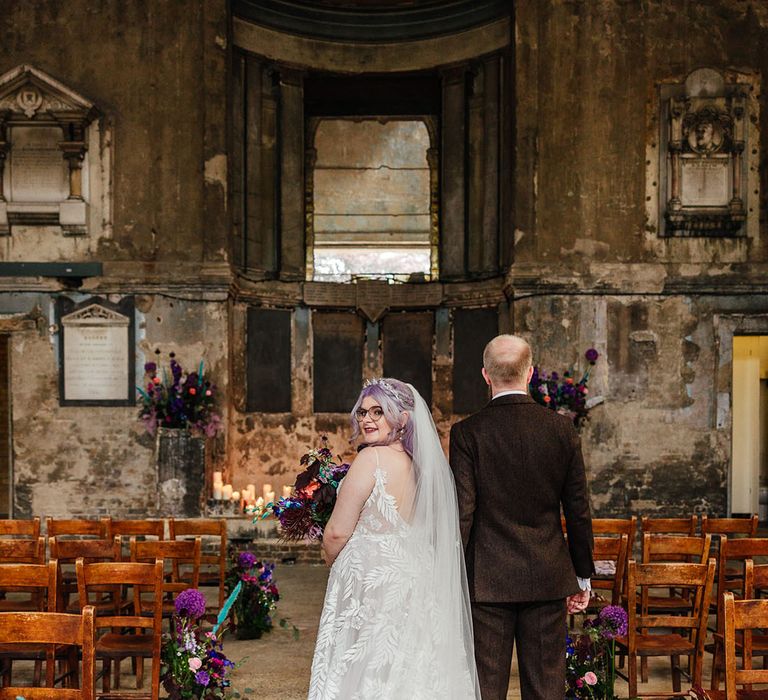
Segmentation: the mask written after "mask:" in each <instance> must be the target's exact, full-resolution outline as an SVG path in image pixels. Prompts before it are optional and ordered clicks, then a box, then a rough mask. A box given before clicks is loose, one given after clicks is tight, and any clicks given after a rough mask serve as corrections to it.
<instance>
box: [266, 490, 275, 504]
mask: <svg viewBox="0 0 768 700" xmlns="http://www.w3.org/2000/svg"><path fill="white" fill-rule="evenodd" d="M265 498H266V501H267V503H274V502H275V492H274V491H270V492H269V493H268V494H267V495H266V497H265Z"/></svg>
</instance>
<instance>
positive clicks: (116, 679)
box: [112, 659, 122, 690]
mask: <svg viewBox="0 0 768 700" xmlns="http://www.w3.org/2000/svg"><path fill="white" fill-rule="evenodd" d="M121 661H122V659H115V670H114V671H113V672H112V685H113V686H114V688H115V690H117V689H118V688H120V662H121Z"/></svg>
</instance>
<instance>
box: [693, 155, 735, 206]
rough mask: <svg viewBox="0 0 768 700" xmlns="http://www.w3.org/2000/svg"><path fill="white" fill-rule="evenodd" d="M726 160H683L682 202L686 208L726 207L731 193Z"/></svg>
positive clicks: (728, 167) (728, 168)
mask: <svg viewBox="0 0 768 700" xmlns="http://www.w3.org/2000/svg"><path fill="white" fill-rule="evenodd" d="M729 171H730V166H729V163H728V160H727V159H726V158H685V157H683V158H682V163H681V172H682V176H681V178H682V181H681V190H682V194H681V197H680V199H681V201H682V205H683V206H684V207H688V206H691V207H725V206H727V205H728V201H729V200H730V193H731V184H730V179H729Z"/></svg>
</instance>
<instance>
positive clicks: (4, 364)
mask: <svg viewBox="0 0 768 700" xmlns="http://www.w3.org/2000/svg"><path fill="white" fill-rule="evenodd" d="M9 338H10V336H8V335H0V519H2V518H10V517H11V510H12V508H11V504H12V503H13V498H12V488H13V478H12V473H11V472H12V469H13V463H12V460H11V372H10V357H9V345H10V343H9Z"/></svg>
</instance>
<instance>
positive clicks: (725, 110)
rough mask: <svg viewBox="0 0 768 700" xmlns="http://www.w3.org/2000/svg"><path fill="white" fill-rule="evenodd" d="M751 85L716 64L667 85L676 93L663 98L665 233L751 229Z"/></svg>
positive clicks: (729, 233) (708, 233) (720, 233)
mask: <svg viewBox="0 0 768 700" xmlns="http://www.w3.org/2000/svg"><path fill="white" fill-rule="evenodd" d="M747 87H748V86H745V85H742V84H739V83H736V82H730V83H727V82H726V80H725V78H724V76H723V75H721V74H720V73H719V72H717V71H715V70H712V69H710V68H702V69H699V70H696V71H693V72H692V73H691V74H690V75H689V76H688V78H687V79H686V81H685V83H683V84H678V85H672V86H665V88H666V91H667V93H668V94H670V96H669V97H668V99H667V100H663V101H662V111H664V110H666V119H664V118H662V120H661V124H662V138H661V145H662V148H661V154H660V155H661V157H662V158H663V160H662V163H661V171H662V183H661V184H662V188H661V190H660V191H661V193H662V201H663V202H664V204H663V207H662V208H663V217H661V221H660V225H661V231H662V234H663V235H666V236H721V237H722V236H739V235H745V222H746V218H747V212H746V208H745V204H744V202H745V200H746V192H745V183H746V173H745V172H744V169H745V163H744V160H743V153H744V149H745V144H746V140H747V133H748V132H747V128H746V91H747ZM662 116H664V115H662ZM665 195H666V196H665Z"/></svg>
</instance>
